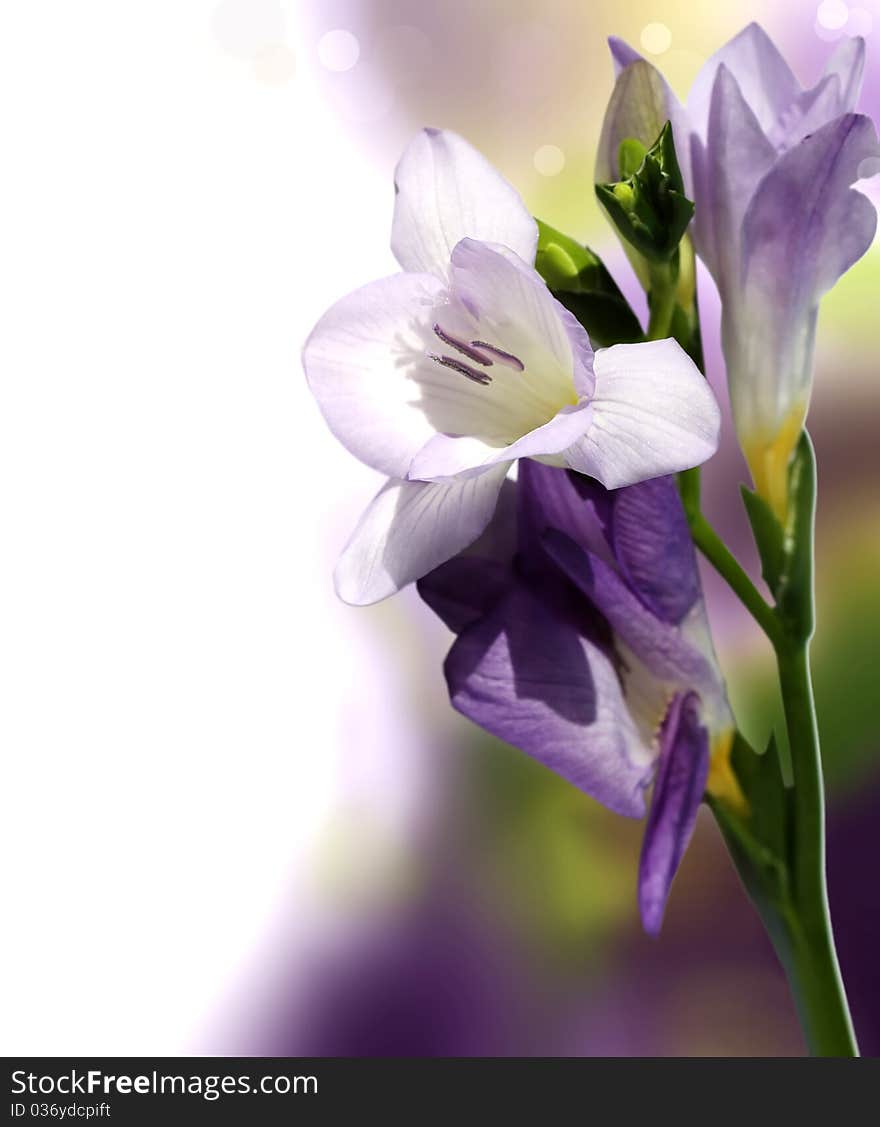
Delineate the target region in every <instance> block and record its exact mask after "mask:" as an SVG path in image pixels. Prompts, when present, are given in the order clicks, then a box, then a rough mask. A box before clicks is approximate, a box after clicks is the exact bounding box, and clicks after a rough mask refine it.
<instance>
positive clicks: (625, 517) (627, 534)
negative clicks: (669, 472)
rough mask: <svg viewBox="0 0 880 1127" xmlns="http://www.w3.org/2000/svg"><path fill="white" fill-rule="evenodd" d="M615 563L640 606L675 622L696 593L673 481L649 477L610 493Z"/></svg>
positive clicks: (694, 570)
mask: <svg viewBox="0 0 880 1127" xmlns="http://www.w3.org/2000/svg"><path fill="white" fill-rule="evenodd" d="M611 499H612V522H611V536H612V544H613V549H614V555H615V557H616V559H617V565H618V567H619V568H620V570H621V572H622V573H623V576H624V578H625V579H626V580H627V581H628V583H629V585H630V586H631V587H632V588H633V590H634V591H635V592H636V594H637V595H638V596H639V598H640V599H641V600H642V602H643V603H644V604H645V606H647V607H648V609H649V610H650V611H652V612H653V613H654V614H655V615H656V616H657V617H658V618H662V619H664V620H665V621H666V622H671V623H679V622H681V620H682V619H683V618H684V617H685V615H686V614H687V613H688V611H689V610H690V609H691V607H692V606H693V605H694V603H695V602H696V601H697V599H698V598H699V597H700V579H699V575H698V573H697V560H696V555H695V554H694V545H693V542H692V540H691V534H690V530H689V528H688V523H687V518H686V517H685V515H684V509H683V508H682V504H681V497H680V496H679V492H678V489H677V487H676V484H675V481H674V479H673V478H670V477H662V478H659V477H658V478H655V480H654V481H646V482H643V483H642V484H641V485H633V486H630V488H629V489H619V490H617V491H616V492H614V493H612V494H611Z"/></svg>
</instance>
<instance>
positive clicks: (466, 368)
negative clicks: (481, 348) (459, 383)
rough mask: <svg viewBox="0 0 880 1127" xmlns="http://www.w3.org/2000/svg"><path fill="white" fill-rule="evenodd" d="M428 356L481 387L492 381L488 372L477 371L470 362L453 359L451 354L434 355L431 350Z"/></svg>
mask: <svg viewBox="0 0 880 1127" xmlns="http://www.w3.org/2000/svg"><path fill="white" fill-rule="evenodd" d="M428 356H429V357H430V358H431V359H432V360H434V361H436V363H438V364H442V365H443V367H444V368H451V369H452V370H453V372H458V374H459V375H460V376H466V377H467V379H469V380H473V381H474V383H478V384H481V385H482V386H483V387H486V386H487V385H488V384H490V383H491V382H492V377H491V376H490V375H489V373H488V372H480V371H477V369H476V368H472V367H471V366H470V364H465V363H464V362H463V361H461V360H453V359H452V357H451V356H435V355H434V353H433V352H429V353H428Z"/></svg>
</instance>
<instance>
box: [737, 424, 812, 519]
mask: <svg viewBox="0 0 880 1127" xmlns="http://www.w3.org/2000/svg"><path fill="white" fill-rule="evenodd" d="M805 414H806V409H805V407H804V404H802V403H798V404H796V405H795V406H794V407H793V408H792V410H791V411H790V412H789V414H788V417H787V418H786V419H785V421H784V422H783V424H782V426H781V427H780V428H779V430H778V431H777V432H776V434H775V435H774V436H773V437H772V438H770V439H765V438H749V439H747V440H745V441H744V442H743V451H744V453H745V456H746V461H747V462H748V463H749V469H750V470H751V471H752V477H753V479H754V482H755V489H756V490H757V492H758V494H759V496H761V497H763V498H764V500H765V501H766V502H767V504H768V505H769V506H770V508H771V509H772V510H773V512H774V513H775V514H776V518H777V520H778V521H779V523H780V524H781V525H782V526H783V527H784V526H785V523H786V520H787V518H788V467H789V465H790V464H791V459H792V455H793V454H794V449H795V447H796V446H797V443H798V439H799V438H800V436H801V432H802V431H803V429H804V416H805Z"/></svg>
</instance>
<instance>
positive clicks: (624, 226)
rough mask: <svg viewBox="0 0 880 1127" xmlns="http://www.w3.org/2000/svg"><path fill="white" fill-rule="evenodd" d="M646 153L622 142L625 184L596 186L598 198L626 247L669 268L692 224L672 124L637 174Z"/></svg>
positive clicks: (630, 141) (691, 208) (691, 209)
mask: <svg viewBox="0 0 880 1127" xmlns="http://www.w3.org/2000/svg"><path fill="white" fill-rule="evenodd" d="M643 149H644V146H641V145H640V144H639V142H638V141H636V140H635V139H634V138H626V139H625V140H624V141H622V142H621V145H620V149H619V157H618V159H619V166H620V175H621V179H620V180H619V181H617V183H615V184H597V185H596V195H597V196H598V198H599V202H600V203H601V204H602V205H603V206H604V208H605V210H606V211H607V212H608V215H609V217H610V218H611V221H612V222H613V223H614V225H615V227H616V228H617V230H618V232H619V233H620V235H621V237H622V238H623V239H625V240H626V242H628V243H630V245H631V246H633V247H634V248H635V249H636V250H637V251H638V252H639V254H641V255H642V256H643V257H644V258H646V259H647V260H648V261H649V262H654V263H668V262H670V261H671V260H672V258H673V256H674V254H675V252H676V251H677V249H678V244H679V243H680V242H681V240H682V237H683V236H684V233H685V231H686V230H687V228H688V224H689V223H690V221H691V219H692V218H693V215H694V205H693V203H692V202H691V201H690V200H689V199H688V198H687V197H686V196H685V194H684V182H683V180H682V175H681V168H680V167H679V164H678V158H677V156H676V153H675V143H674V141H673V137H672V127H671V125H670V123H669V122H668V121H667V122H666V124H665V125H664V126H663V129H662V130H661V131H660V136H659V137H658V138H657V140H656V141H655V142H654V144H653V145H652V146H651V148H650V149H648V150H647V151H645V153H644V156H643V157H642V160H641V163H640V164H638V166H637V167H636V168H634V169H633V165H634V163H635V161H636V159H637V157H638V154H639V152H640V151H641V150H643Z"/></svg>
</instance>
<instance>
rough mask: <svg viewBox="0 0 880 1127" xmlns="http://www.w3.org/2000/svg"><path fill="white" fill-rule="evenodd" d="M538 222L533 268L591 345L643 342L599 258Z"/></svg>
mask: <svg viewBox="0 0 880 1127" xmlns="http://www.w3.org/2000/svg"><path fill="white" fill-rule="evenodd" d="M537 223H538V252H537V254H536V256H535V268H536V269H537V271H538V273H539V274H540V275H541V277H542V278H543V279H544V281H545V282H546V283H547V286H548V288H549V290H550V291H551V293H552V294H553V296H554V297H555V298H556V299H557V300H558V301H560V302H561V303H562V304H563V305H564V306H565V308H566V309H568V310H569V312H570V313H572V314H573V315H574V316H575V317H576V318H577V319H578V321H580V323H581V324H582V325H583V327H584V328H585V329H586V330H587V333H588V334H589V336H590V339H591V340H592V342H593V343H594V344H596V345H599V346H600V347H602V348H604V347H607V346H608V345H612V344H631V343H633V342H636V341H641V340H644V333H643V331H642V326H641V324H640V323H639V319H638V317H636V315H635V313H634V312H633V310H632V308H631V306H630V304H629V302H628V301H627V300H626V298H625V297H624V296H623V294H622V293H621V292H620V289H619V288H618V286H617V283H616V282H615V281H614V279H613V278H612V277H611V275H610V274H609V272H608V270H607V269H606V267H605V264H604V263H603V262H602V260H601V259H600V258H599V257H598V255H596V254H594V253H593V251H591V250H590V248H589V247H585V246H583V245H582V244H581V243H579V242H577V240H576V239H572V238H571V237H570V236H568V235H564V234H562V232H561V231H557V230H555V228H553V227H551V226H549V224H547V223H544V222H543V221H542V220H540V219H539V220H538V221H537Z"/></svg>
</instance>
